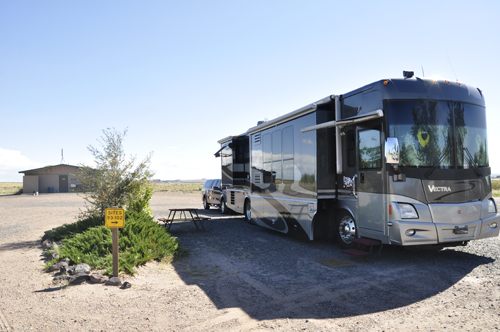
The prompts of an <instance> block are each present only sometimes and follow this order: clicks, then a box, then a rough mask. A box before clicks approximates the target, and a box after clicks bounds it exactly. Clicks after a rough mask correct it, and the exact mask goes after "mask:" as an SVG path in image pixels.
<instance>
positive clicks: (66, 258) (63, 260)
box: [60, 257, 71, 264]
mask: <svg viewBox="0 0 500 332" xmlns="http://www.w3.org/2000/svg"><path fill="white" fill-rule="evenodd" d="M70 261H71V260H70V259H69V258H68V257H64V258H63V259H61V260H60V262H66V263H68V264H69V262H70Z"/></svg>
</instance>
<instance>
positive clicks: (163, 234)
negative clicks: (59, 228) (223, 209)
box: [47, 211, 179, 274]
mask: <svg viewBox="0 0 500 332" xmlns="http://www.w3.org/2000/svg"><path fill="white" fill-rule="evenodd" d="M68 234H69V233H68ZM118 247H119V270H120V271H123V272H127V273H131V274H133V273H135V271H134V267H135V266H139V265H143V264H145V263H147V262H148V261H150V260H171V259H173V258H174V255H175V254H176V253H177V252H178V249H179V244H178V242H177V239H176V238H174V237H172V236H170V234H169V233H168V232H167V231H166V229H165V228H164V227H162V226H160V225H158V223H156V222H155V221H153V218H152V217H151V216H150V215H148V214H147V213H146V212H134V211H127V212H126V218H125V227H124V228H122V229H119V235H118ZM59 255H60V258H59V259H58V260H60V259H62V258H69V259H70V260H71V261H72V262H74V263H76V264H79V263H87V264H89V265H90V267H92V268H93V269H99V270H105V272H104V273H107V274H112V272H113V244H112V232H111V229H109V228H106V227H105V226H97V227H92V228H88V229H87V230H86V231H84V232H83V233H80V234H76V235H73V236H71V237H70V238H67V239H66V240H64V241H63V245H62V246H61V247H60V248H59ZM56 261H57V260H56ZM54 263H55V261H51V262H49V263H47V267H49V266H51V265H52V264H54Z"/></svg>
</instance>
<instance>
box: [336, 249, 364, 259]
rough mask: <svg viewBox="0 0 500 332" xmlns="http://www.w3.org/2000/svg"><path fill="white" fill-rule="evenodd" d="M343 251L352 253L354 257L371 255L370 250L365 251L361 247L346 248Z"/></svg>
mask: <svg viewBox="0 0 500 332" xmlns="http://www.w3.org/2000/svg"><path fill="white" fill-rule="evenodd" d="M342 253H344V254H347V255H351V256H354V257H364V256H369V255H370V253H369V252H368V251H363V250H359V249H344V250H342Z"/></svg>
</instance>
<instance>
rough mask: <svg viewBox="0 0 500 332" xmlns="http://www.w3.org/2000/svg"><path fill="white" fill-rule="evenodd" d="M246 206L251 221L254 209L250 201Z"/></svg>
mask: <svg viewBox="0 0 500 332" xmlns="http://www.w3.org/2000/svg"><path fill="white" fill-rule="evenodd" d="M246 206H247V209H246V211H245V213H246V217H247V220H250V219H252V208H251V206H250V201H248V202H247V205H246Z"/></svg>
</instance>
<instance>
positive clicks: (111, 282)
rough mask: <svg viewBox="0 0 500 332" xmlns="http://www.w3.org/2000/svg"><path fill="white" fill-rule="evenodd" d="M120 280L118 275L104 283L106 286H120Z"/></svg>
mask: <svg viewBox="0 0 500 332" xmlns="http://www.w3.org/2000/svg"><path fill="white" fill-rule="evenodd" d="M121 284H122V281H121V280H120V278H118V277H111V278H109V279H108V281H106V283H105V285H107V286H120V285H121Z"/></svg>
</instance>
